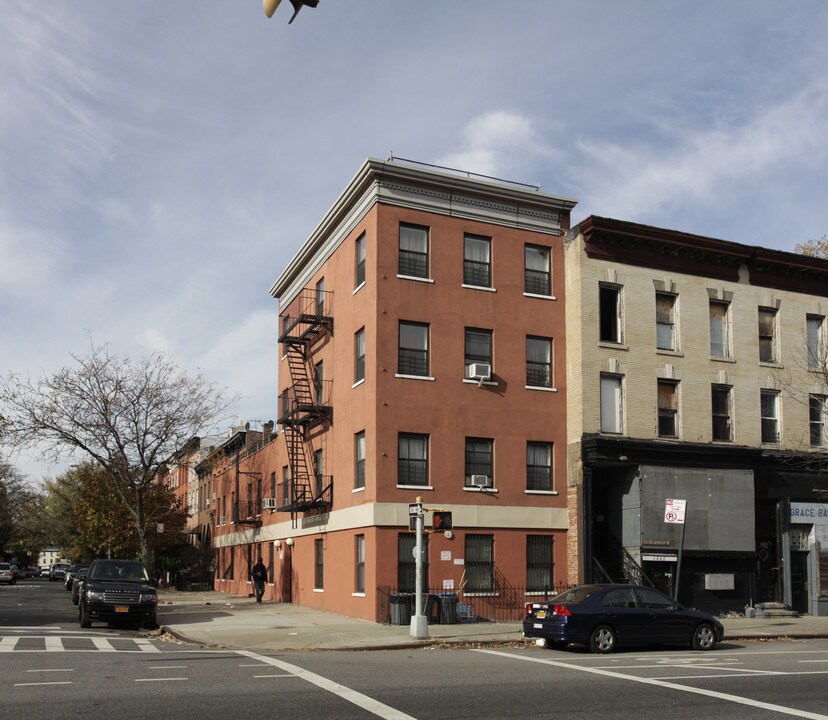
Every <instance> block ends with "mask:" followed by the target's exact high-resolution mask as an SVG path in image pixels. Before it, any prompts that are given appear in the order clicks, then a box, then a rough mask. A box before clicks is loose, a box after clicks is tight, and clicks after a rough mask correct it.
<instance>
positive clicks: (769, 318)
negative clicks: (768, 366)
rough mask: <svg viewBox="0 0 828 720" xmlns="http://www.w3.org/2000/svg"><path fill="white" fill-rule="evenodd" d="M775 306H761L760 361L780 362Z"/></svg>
mask: <svg viewBox="0 0 828 720" xmlns="http://www.w3.org/2000/svg"><path fill="white" fill-rule="evenodd" d="M776 316H777V312H776V309H775V308H766V307H760V308H759V362H766V363H775V362H778V360H779V358H778V353H777V351H776Z"/></svg>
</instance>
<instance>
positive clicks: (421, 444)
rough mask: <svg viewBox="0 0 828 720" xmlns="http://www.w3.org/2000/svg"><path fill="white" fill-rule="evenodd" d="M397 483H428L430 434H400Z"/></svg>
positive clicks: (398, 440)
mask: <svg viewBox="0 0 828 720" xmlns="http://www.w3.org/2000/svg"><path fill="white" fill-rule="evenodd" d="M397 485H428V435H422V434H417V433H400V434H399V436H398V438H397Z"/></svg>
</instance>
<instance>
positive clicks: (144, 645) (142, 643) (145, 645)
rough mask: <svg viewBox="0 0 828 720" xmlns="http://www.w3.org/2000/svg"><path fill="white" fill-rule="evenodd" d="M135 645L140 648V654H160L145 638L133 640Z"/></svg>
mask: <svg viewBox="0 0 828 720" xmlns="http://www.w3.org/2000/svg"><path fill="white" fill-rule="evenodd" d="M135 644H136V645H137V646H138V647H139V648H141V652H149V653H157V652H161V651H160V650H159V649H158V648H157V647H155V645H153V644H152V643H151V642H150V641H149V640H147V639H146V638H135Z"/></svg>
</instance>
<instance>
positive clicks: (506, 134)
mask: <svg viewBox="0 0 828 720" xmlns="http://www.w3.org/2000/svg"><path fill="white" fill-rule="evenodd" d="M555 156H556V153H555V152H554V151H553V150H552V149H551V148H550V147H549V146H547V145H546V144H545V142H544V141H543V140H542V139H541V138H540V136H539V135H538V133H537V131H536V130H535V127H534V125H533V123H532V121H531V120H530V119H529V118H528V117H525V116H524V115H521V114H520V113H517V112H513V111H507V110H492V111H489V112H486V113H484V114H483V115H479V116H477V117H475V118H473V119H472V120H470V121H469V122H468V124H467V125H466V127H465V129H464V130H463V136H462V142H461V143H460V147H459V149H458V150H456V151H455V152H452V153H449V154H448V155H445V156H444V157H443V158H441V159H438V161H437V163H438V164H439V165H444V166H447V167H453V168H457V169H460V170H469V171H471V172H475V173H479V174H481V175H490V176H495V177H504V176H506V175H508V174H510V173H515V172H518V170H517V169H518V168H519V167H521V166H522V165H525V164H527V163H531V164H535V163H536V162H537V159H538V158H539V157H542V158H545V159H547V160H549V159H552V158H554V157H555ZM505 179H512V178H505Z"/></svg>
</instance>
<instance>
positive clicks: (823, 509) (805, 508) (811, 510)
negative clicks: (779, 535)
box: [791, 502, 828, 525]
mask: <svg viewBox="0 0 828 720" xmlns="http://www.w3.org/2000/svg"><path fill="white" fill-rule="evenodd" d="M791 523H802V524H807V525H828V506H826V505H823V504H822V503H804V502H792V503H791Z"/></svg>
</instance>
